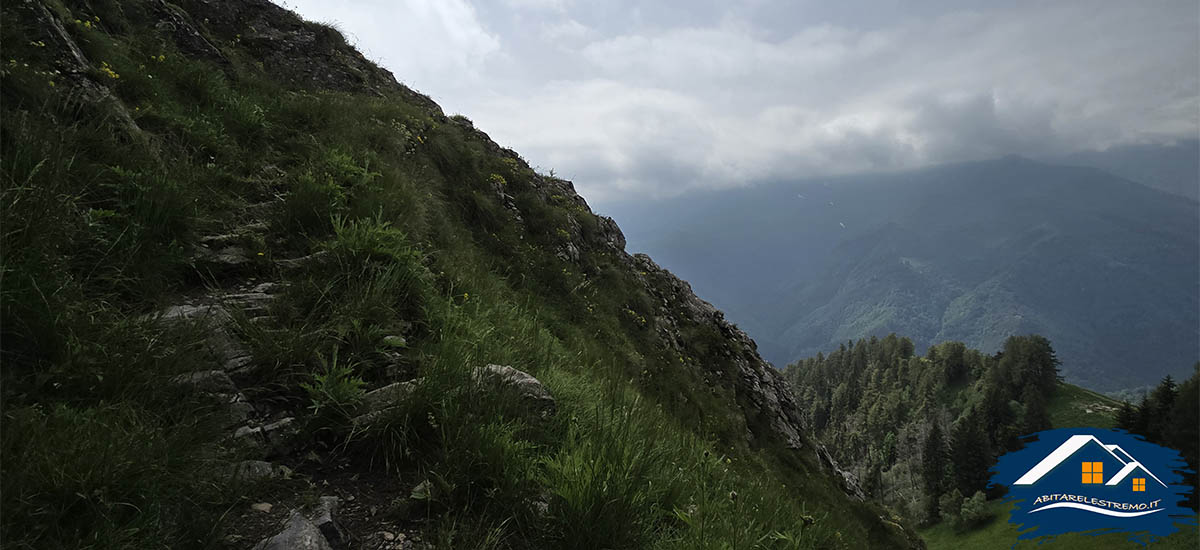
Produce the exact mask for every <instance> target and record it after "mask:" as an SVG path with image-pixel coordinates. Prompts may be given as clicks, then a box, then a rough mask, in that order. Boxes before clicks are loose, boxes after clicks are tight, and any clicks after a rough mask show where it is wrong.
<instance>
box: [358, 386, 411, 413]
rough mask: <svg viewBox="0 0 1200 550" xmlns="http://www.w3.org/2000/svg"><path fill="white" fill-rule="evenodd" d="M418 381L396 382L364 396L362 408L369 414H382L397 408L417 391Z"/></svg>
mask: <svg viewBox="0 0 1200 550" xmlns="http://www.w3.org/2000/svg"><path fill="white" fill-rule="evenodd" d="M418 383H419V382H418V381H416V380H410V381H408V382H395V383H392V384H388V385H386V386H384V387H382V388H378V389H374V390H371V391H369V392H367V393H365V394H363V400H362V406H363V407H364V408H365V409H366V410H367V411H369V412H381V411H385V410H387V409H390V408H392V407H395V406H396V405H397V404H398V403H399V402H401V401H403V400H405V399H407V398H408V396H410V395H412V393H413V391H415V390H416V389H417V384H418Z"/></svg>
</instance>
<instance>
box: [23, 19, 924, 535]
mask: <svg viewBox="0 0 1200 550" xmlns="http://www.w3.org/2000/svg"><path fill="white" fill-rule="evenodd" d="M181 4H182V5H183V7H184V8H185V9H186V8H189V7H195V5H196V3H193V2H186V1H185V2H182V3H181ZM50 8H51V10H52V12H54V13H56V14H58V16H59V17H60V18H61V19H62V20H63V21H64V23H65V25H66V28H67V30H68V33H69V34H70V35H71V36H72V37H73V39H74V40H75V41H76V42H77V43H78V44H79V46H80V48H81V49H82V51H83V52H84V54H85V55H87V56H88V57H89V58H90V59H91V60H92V61H93V63H94V64H95V65H97V66H98V67H99V66H104V67H106V68H107V71H111V73H112V74H115V75H119V78H117V77H113V76H112V75H110V74H108V72H107V71H104V70H99V71H96V74H94V75H92V77H93V79H94V80H95V81H96V82H97V83H99V84H100V85H103V86H106V87H107V88H108V89H109V91H110V92H111V93H112V94H113V95H114V97H115V98H117V100H118V101H119V103H117V104H97V103H88V102H80V101H79V100H78V96H77V95H76V94H73V93H72V91H71V89H70V84H69V81H67V80H64V79H61V78H60V77H58V76H55V75H54V73H52V72H51V71H50V68H51V67H52V65H53V62H54V58H55V56H56V55H58V54H59V53H61V52H57V51H53V50H55V49H56V48H58V49H61V46H60V45H58V43H57V42H55V41H54V39H53V37H51V36H49V35H48V34H46V32H45V28H44V26H43V25H40V24H38V23H37V22H36V21H35V20H34V18H33V15H32V14H33V12H32V11H30V9H29V7H28V6H26V5H18V4H15V3H6V4H5V5H4V7H3V8H2V11H3V16H4V21H5V25H4V27H3V28H2V29H0V46H2V47H3V49H4V51H5V52H6V58H11V59H13V60H15V62H10V63H4V64H0V76H2V77H3V78H2V79H0V100H2V101H0V105H2V111H0V150H3V157H2V158H0V216H2V217H3V219H4V221H5V224H4V225H5V229H4V232H3V234H2V235H0V239H2V241H0V249H2V250H3V255H2V256H0V272H2V273H3V278H4V285H3V287H2V288H0V297H2V304H0V306H2V307H0V313H2V315H3V316H2V319H0V330H2V331H3V332H2V335H0V337H2V342H3V346H2V348H0V353H2V360H3V362H4V369H3V370H2V371H0V392H2V393H0V397H2V401H3V405H2V412H3V423H2V424H3V428H2V430H3V431H2V433H3V446H2V448H3V461H2V464H3V472H2V475H0V479H2V481H0V482H2V483H3V490H2V491H0V499H2V500H0V507H2V508H3V510H4V514H3V519H2V520H0V526H2V528H3V532H2V533H0V537H2V538H3V539H4V541H5V546H6V547H12V548H80V547H86V548H137V547H172V548H206V547H212V546H213V545H214V544H217V542H216V541H217V539H218V535H219V534H220V533H221V532H222V529H223V528H225V527H227V526H228V522H229V521H230V515H228V514H226V512H227V510H229V508H230V507H231V506H233V505H234V504H235V503H237V502H238V501H239V499H245V498H252V497H253V496H254V495H255V494H256V493H254V491H258V490H259V489H258V488H255V487H249V488H247V487H229V486H227V481H228V480H227V477H228V476H226V475H225V473H224V472H225V471H226V470H225V468H227V467H228V465H229V464H230V463H231V462H232V461H235V460H238V459H239V458H241V457H240V456H239V454H238V453H237V452H236V451H235V450H232V449H226V448H224V447H223V446H222V445H221V444H220V443H219V442H220V440H221V433H220V430H217V429H216V428H215V427H214V425H213V420H214V418H215V416H216V413H215V412H214V411H213V410H212V409H211V406H210V405H208V404H205V403H203V402H197V401H196V400H194V399H190V398H187V397H186V396H181V395H178V392H176V391H175V390H172V389H171V387H170V384H166V383H164V382H165V381H166V380H167V379H168V378H169V377H170V376H173V375H175V374H178V373H181V372H189V371H195V370H206V369H211V368H213V367H214V364H213V362H212V358H209V357H206V356H205V355H204V354H202V353H197V350H198V349H199V347H200V344H201V342H202V341H203V340H204V337H205V330H207V329H205V328H203V327H200V326H189V325H180V326H178V327H175V328H172V329H167V328H164V327H161V326H158V325H156V324H154V323H152V322H149V321H147V320H146V319H145V317H144V315H145V314H147V313H150V312H153V311H155V310H157V309H159V308H161V307H162V306H164V305H167V304H172V303H178V301H179V300H180V297H181V295H183V294H189V295H195V294H199V293H203V292H204V291H205V288H206V286H209V285H213V284H216V283H217V282H218V280H217V279H216V278H215V277H216V274H211V273H207V272H204V271H203V270H200V269H197V266H195V265H193V262H192V261H191V259H190V252H191V251H192V250H194V249H195V248H196V245H197V242H198V240H199V238H200V237H202V236H204V235H210V234H217V233H226V232H229V231H231V230H234V229H237V228H242V227H244V226H245V225H246V223H247V222H250V221H262V222H265V223H266V224H267V227H266V229H265V230H263V231H261V234H254V235H249V236H247V237H245V238H244V239H243V240H244V241H245V242H243V243H242V244H244V245H245V246H246V247H247V248H248V249H249V250H251V251H252V252H254V253H255V254H256V255H255V258H257V259H256V260H255V261H254V262H253V263H252V265H251V266H250V267H248V268H247V269H246V270H245V272H244V273H242V276H243V277H255V278H256V280H260V281H261V280H281V281H284V282H286V283H288V284H289V286H288V287H287V289H286V290H285V291H284V292H283V293H282V295H281V296H280V298H279V299H278V300H276V301H275V302H274V303H273V304H272V306H271V311H270V313H271V315H272V316H273V318H274V321H273V322H274V325H272V326H269V327H262V326H258V325H256V324H254V323H251V322H249V320H248V319H247V318H246V317H247V316H246V315H243V314H240V313H235V315H234V318H235V321H236V332H237V335H238V336H239V337H240V338H242V339H243V340H244V341H245V342H246V343H247V345H248V346H249V348H250V349H251V351H252V353H253V363H252V364H251V367H252V368H253V369H254V372H253V374H251V375H248V376H244V377H242V379H240V380H239V383H240V384H241V385H242V386H243V389H244V390H245V391H246V392H247V393H248V394H250V395H251V396H252V397H253V398H255V399H258V400H262V401H263V402H269V403H271V404H272V406H273V407H275V408H277V409H280V410H282V411H286V412H287V413H288V414H291V415H294V416H296V418H297V419H298V421H299V422H300V423H301V424H302V425H303V426H304V427H305V429H306V432H305V433H306V439H305V441H307V442H309V443H314V445H313V448H314V449H318V450H320V452H322V453H325V454H333V455H340V456H337V457H336V458H339V459H340V458H345V459H348V460H350V461H351V463H352V464H353V467H355V468H360V469H362V470H363V471H366V470H372V471H382V472H385V473H387V474H388V475H395V476H398V477H400V478H402V479H412V478H413V477H418V476H420V477H423V478H426V479H429V480H431V485H432V487H433V489H432V491H431V492H430V494H429V495H427V497H428V498H427V499H426V501H425V503H424V504H425V506H426V508H427V511H428V512H429V513H431V514H432V518H431V521H430V523H429V526H428V530H427V531H428V532H427V535H428V539H429V540H438V541H442V542H443V543H444V544H445V545H446V546H447V547H455V548H501V549H502V548H525V547H534V548H537V547H542V548H554V547H562V546H564V545H570V546H572V547H577V548H589V547H590V548H764V549H767V548H770V549H775V548H779V549H783V548H859V547H865V546H869V545H874V546H887V545H892V544H894V543H895V541H896V540H898V539H899V538H900V537H902V536H903V534H902V533H898V532H897V531H896V530H895V529H894V528H893V527H892V526H889V525H887V524H885V523H884V522H881V521H880V520H879V519H878V518H879V515H880V510H879V509H878V508H877V507H874V506H872V505H866V504H858V503H853V502H851V501H850V500H848V499H847V498H845V497H844V496H843V495H842V494H841V492H840V490H839V489H838V488H837V487H835V486H834V483H833V481H832V480H831V479H830V478H829V477H828V476H826V475H825V474H823V473H820V472H819V470H818V467H817V465H816V464H815V459H814V458H813V457H811V456H810V455H811V452H801V453H795V452H791V451H785V450H781V449H775V448H772V447H770V446H765V447H755V448H752V447H751V445H750V443H749V442H748V441H747V438H746V437H745V434H746V433H747V431H748V430H749V429H750V428H756V426H753V425H751V424H750V422H753V419H751V420H748V419H746V418H745V417H744V415H742V414H741V411H740V408H739V403H738V401H737V399H738V397H737V396H735V395H734V393H733V391H732V390H730V389H729V388H726V387H723V384H721V383H714V384H713V385H712V386H710V385H708V384H706V383H705V382H704V378H703V375H704V374H705V373H710V372H715V371H716V370H722V371H724V372H726V373H733V372H734V368H733V366H732V365H729V362H730V359H728V358H727V357H726V354H725V351H726V350H725V344H727V340H725V338H724V337H723V336H721V335H720V334H717V333H715V332H714V331H713V330H712V329H711V328H710V327H706V326H705V325H703V324H701V323H698V322H695V321H694V320H690V319H686V318H685V317H684V316H683V315H682V312H680V311H675V312H671V313H672V314H673V315H675V316H676V317H678V318H679V321H680V322H679V324H680V330H681V332H682V333H683V334H684V335H685V336H686V338H687V341H686V342H685V344H684V347H683V349H679V350H672V349H670V348H668V347H667V346H664V345H663V342H662V341H661V340H660V339H659V337H658V336H657V334H656V332H655V331H654V326H655V320H656V319H655V316H656V315H658V307H659V306H658V303H657V301H656V300H653V299H651V297H650V294H649V293H648V292H647V290H646V285H647V284H650V285H655V284H664V283H665V282H666V281H645V280H643V279H642V278H641V277H640V276H639V275H638V274H637V273H634V272H633V271H632V270H630V269H629V268H628V266H627V264H625V263H624V261H623V260H622V258H620V257H618V256H617V255H615V254H614V253H612V252H610V251H607V250H605V249H604V248H603V247H602V246H600V245H599V244H598V243H597V242H595V241H597V240H598V237H599V235H598V227H599V223H598V221H597V219H596V217H595V216H594V215H592V214H591V213H590V212H588V211H587V210H586V209H584V208H583V207H581V206H579V205H577V204H575V203H574V202H573V201H571V200H568V199H567V198H566V197H563V196H562V195H561V194H558V192H557V188H556V187H554V182H553V181H552V180H550V179H549V178H547V177H545V176H542V175H539V174H537V173H535V172H534V171H533V170H532V169H530V168H529V166H528V165H527V164H526V163H525V162H524V161H521V160H520V159H518V158H513V157H512V156H510V155H508V154H505V153H498V152H496V151H495V150H494V149H493V148H492V146H491V145H490V144H488V143H486V142H485V141H484V140H482V139H481V138H480V137H479V136H478V135H477V134H475V132H474V130H472V129H470V128H469V127H466V126H465V125H464V124H463V123H461V122H459V121H455V120H453V119H446V118H443V117H440V116H439V115H437V114H435V113H430V112H429V111H427V110H426V109H425V108H424V107H423V106H421V105H420V104H419V103H415V102H410V101H407V100H405V99H404V96H403V94H399V93H397V94H395V95H393V96H389V97H376V96H374V95H371V96H367V95H363V94H354V93H344V92H329V91H322V90H307V89H293V88H287V87H285V86H283V85H281V84H280V83H278V82H276V81H274V80H272V79H271V77H270V76H269V75H268V74H267V73H266V72H265V71H264V70H263V68H262V64H261V63H259V62H258V61H259V59H258V57H257V54H258V52H256V51H255V50H254V49H253V46H252V45H248V44H246V43H244V42H242V41H241V39H240V35H238V34H236V31H235V30H231V29H207V28H206V29H205V32H209V33H210V35H209V36H208V38H209V40H210V41H212V42H213V43H214V44H216V45H217V46H218V47H219V48H220V49H221V51H222V53H223V54H224V55H225V56H226V57H227V58H228V59H229V60H230V62H231V64H230V66H228V67H219V66H217V65H215V64H212V63H210V62H207V61H203V60H198V59H193V58H190V57H189V56H187V55H185V54H184V53H182V52H181V51H178V50H177V49H176V48H175V47H174V46H173V45H172V44H171V42H170V41H169V40H167V41H164V40H163V37H162V35H160V34H159V32H158V31H157V30H156V29H155V27H154V23H155V22H156V21H155V19H154V17H153V11H152V9H151V7H150V4H149V3H145V2H136V1H135V2H124V3H121V4H120V5H119V6H118V5H116V4H113V3H104V2H99V3H98V2H92V3H85V2H73V1H65V2H61V3H59V2H50ZM75 20H78V21H79V22H78V23H76V22H75ZM214 24H215V23H214ZM322 32H325V31H322ZM322 36H324V35H322ZM325 38H328V37H325ZM39 40H40V41H41V42H42V43H43V44H45V45H38V41H39ZM343 45H344V42H342V41H340V40H328V39H322V40H319V41H318V43H317V44H315V45H313V47H314V48H337V47H342V46H343ZM102 63H106V64H107V65H102ZM54 79H58V80H57V81H55V80H54ZM52 81H53V82H55V84H54V85H53V86H51V85H50V82H52ZM114 105H117V106H122V107H123V108H124V109H125V110H126V111H127V112H128V114H129V115H130V116H131V117H132V119H133V120H134V121H135V122H136V123H137V125H138V126H139V127H140V128H141V132H131V131H130V130H129V128H127V127H125V126H124V125H122V124H121V123H120V122H119V117H118V116H116V115H117V111H115V110H114V109H117V108H118V107H117V106H114ZM498 182H499V183H498ZM497 184H499V185H502V186H503V189H504V191H505V193H507V194H509V195H511V196H512V197H514V199H515V202H516V204H518V205H519V206H520V209H521V214H522V217H523V220H524V221H523V223H517V221H516V220H515V219H514V217H513V215H512V213H511V212H510V211H509V210H508V209H507V208H506V207H505V206H504V205H503V204H501V202H500V198H499V197H497V195H496V193H495V190H494V188H493V186H494V185H497ZM550 189H554V191H550ZM261 204H266V205H267V206H266V207H265V208H260V207H258V206H255V207H254V208H255V209H257V210H252V205H261ZM251 211H255V212H258V214H255V215H253V216H252V215H251V214H249V213H248V212H251ZM565 240H570V241H571V242H574V243H576V244H577V245H579V246H580V249H581V253H582V257H581V260H580V262H578V263H567V262H563V261H561V260H559V259H558V258H556V257H555V251H556V250H557V249H558V247H559V246H561V245H562V244H563V242H564V241H565ZM317 252H323V253H324V254H323V255H321V256H319V259H317V260H314V261H312V262H310V263H308V264H306V265H305V266H304V267H303V268H301V269H289V270H281V269H276V268H275V267H274V265H273V264H272V263H271V260H276V259H281V258H292V257H299V256H303V255H308V254H313V253H317ZM258 253H261V256H257V254H258ZM387 336H403V337H404V342H405V344H404V345H402V346H400V345H394V344H388V343H387V342H388V341H390V342H396V341H397V340H396V339H394V338H393V339H391V340H385V338H386V337H387ZM488 363H498V364H505V365H512V366H514V367H516V368H518V369H521V370H524V371H526V372H529V373H531V374H533V375H534V376H536V377H538V378H539V379H540V380H542V381H543V382H544V383H545V384H546V385H547V386H548V387H549V389H550V391H551V392H552V394H553V395H554V396H555V397H556V398H557V400H558V408H559V412H558V414H557V415H556V416H554V417H553V418H549V419H541V418H536V417H531V416H530V414H529V413H528V412H527V411H525V410H523V409H522V406H521V403H520V401H519V400H518V399H516V398H515V396H513V395H511V394H510V393H508V392H504V391H493V390H490V389H488V388H485V387H483V386H481V384H480V383H479V382H478V381H477V380H475V379H474V378H473V377H472V376H471V372H472V369H473V368H475V367H478V366H482V365H484V364H488ZM396 365H399V366H400V367H402V368H403V369H405V370H406V371H408V372H411V373H413V374H415V375H419V376H420V377H421V380H422V382H421V383H419V384H417V388H416V390H415V391H414V394H413V396H412V397H411V399H408V400H405V401H404V402H403V403H402V404H400V406H398V407H396V409H394V410H393V411H392V412H391V413H389V415H388V416H387V417H386V418H385V419H384V420H383V421H382V422H379V423H377V424H376V425H373V426H372V427H371V428H370V429H351V428H350V423H349V422H347V421H346V420H347V418H348V417H350V416H351V415H352V414H353V411H354V408H355V407H356V405H357V401H358V399H359V395H360V392H361V391H362V390H363V389H370V388H373V387H377V386H380V385H383V384H386V383H388V382H391V381H392V379H391V378H389V374H388V373H389V370H388V369H389V367H394V366H396ZM649 442H653V444H652V445H651V444H648V443H649ZM246 492H249V493H250V494H246ZM538 502H542V503H544V504H545V505H546V509H545V512H544V513H543V512H542V511H540V510H539V508H540V507H539V506H537V505H536V503H538Z"/></svg>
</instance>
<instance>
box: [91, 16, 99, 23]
mask: <svg viewBox="0 0 1200 550" xmlns="http://www.w3.org/2000/svg"><path fill="white" fill-rule="evenodd" d="M92 20H93V21H95V22H97V23H99V22H100V16H99V15H93V16H92Z"/></svg>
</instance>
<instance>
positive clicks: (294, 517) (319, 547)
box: [254, 511, 333, 550]
mask: <svg viewBox="0 0 1200 550" xmlns="http://www.w3.org/2000/svg"><path fill="white" fill-rule="evenodd" d="M254 550H333V547H331V546H330V545H329V541H328V540H325V535H323V534H321V530H320V529H318V528H317V526H316V525H314V524H313V522H311V521H309V520H308V518H306V517H304V516H303V515H302V514H300V513H299V512H295V511H293V512H292V514H291V516H289V517H288V521H287V523H286V524H284V526H283V530H282V531H280V532H279V533H278V534H277V535H275V536H273V537H269V538H266V539H263V540H262V541H261V542H259V543H258V544H257V545H255V546H254Z"/></svg>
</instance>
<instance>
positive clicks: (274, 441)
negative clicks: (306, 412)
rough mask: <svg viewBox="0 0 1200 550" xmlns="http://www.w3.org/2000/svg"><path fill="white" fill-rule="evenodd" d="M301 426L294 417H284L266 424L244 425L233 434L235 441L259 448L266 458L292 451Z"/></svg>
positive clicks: (252, 447)
mask: <svg viewBox="0 0 1200 550" xmlns="http://www.w3.org/2000/svg"><path fill="white" fill-rule="evenodd" d="M299 433H300V427H299V425H298V424H297V423H296V421H295V419H293V418H290V417H289V418H284V419H283V420H279V421H276V422H273V423H271V424H267V425H265V426H254V427H251V426H242V427H241V428H238V429H237V431H236V432H234V434H233V438H234V441H237V442H238V443H240V444H241V445H243V446H245V447H247V448H250V449H257V450H258V451H259V453H260V454H261V455H262V456H263V457H264V458H270V457H272V456H280V455H285V454H288V453H289V452H291V451H292V448H293V444H294V443H295V438H296V436H297V435H298V434H299Z"/></svg>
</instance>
